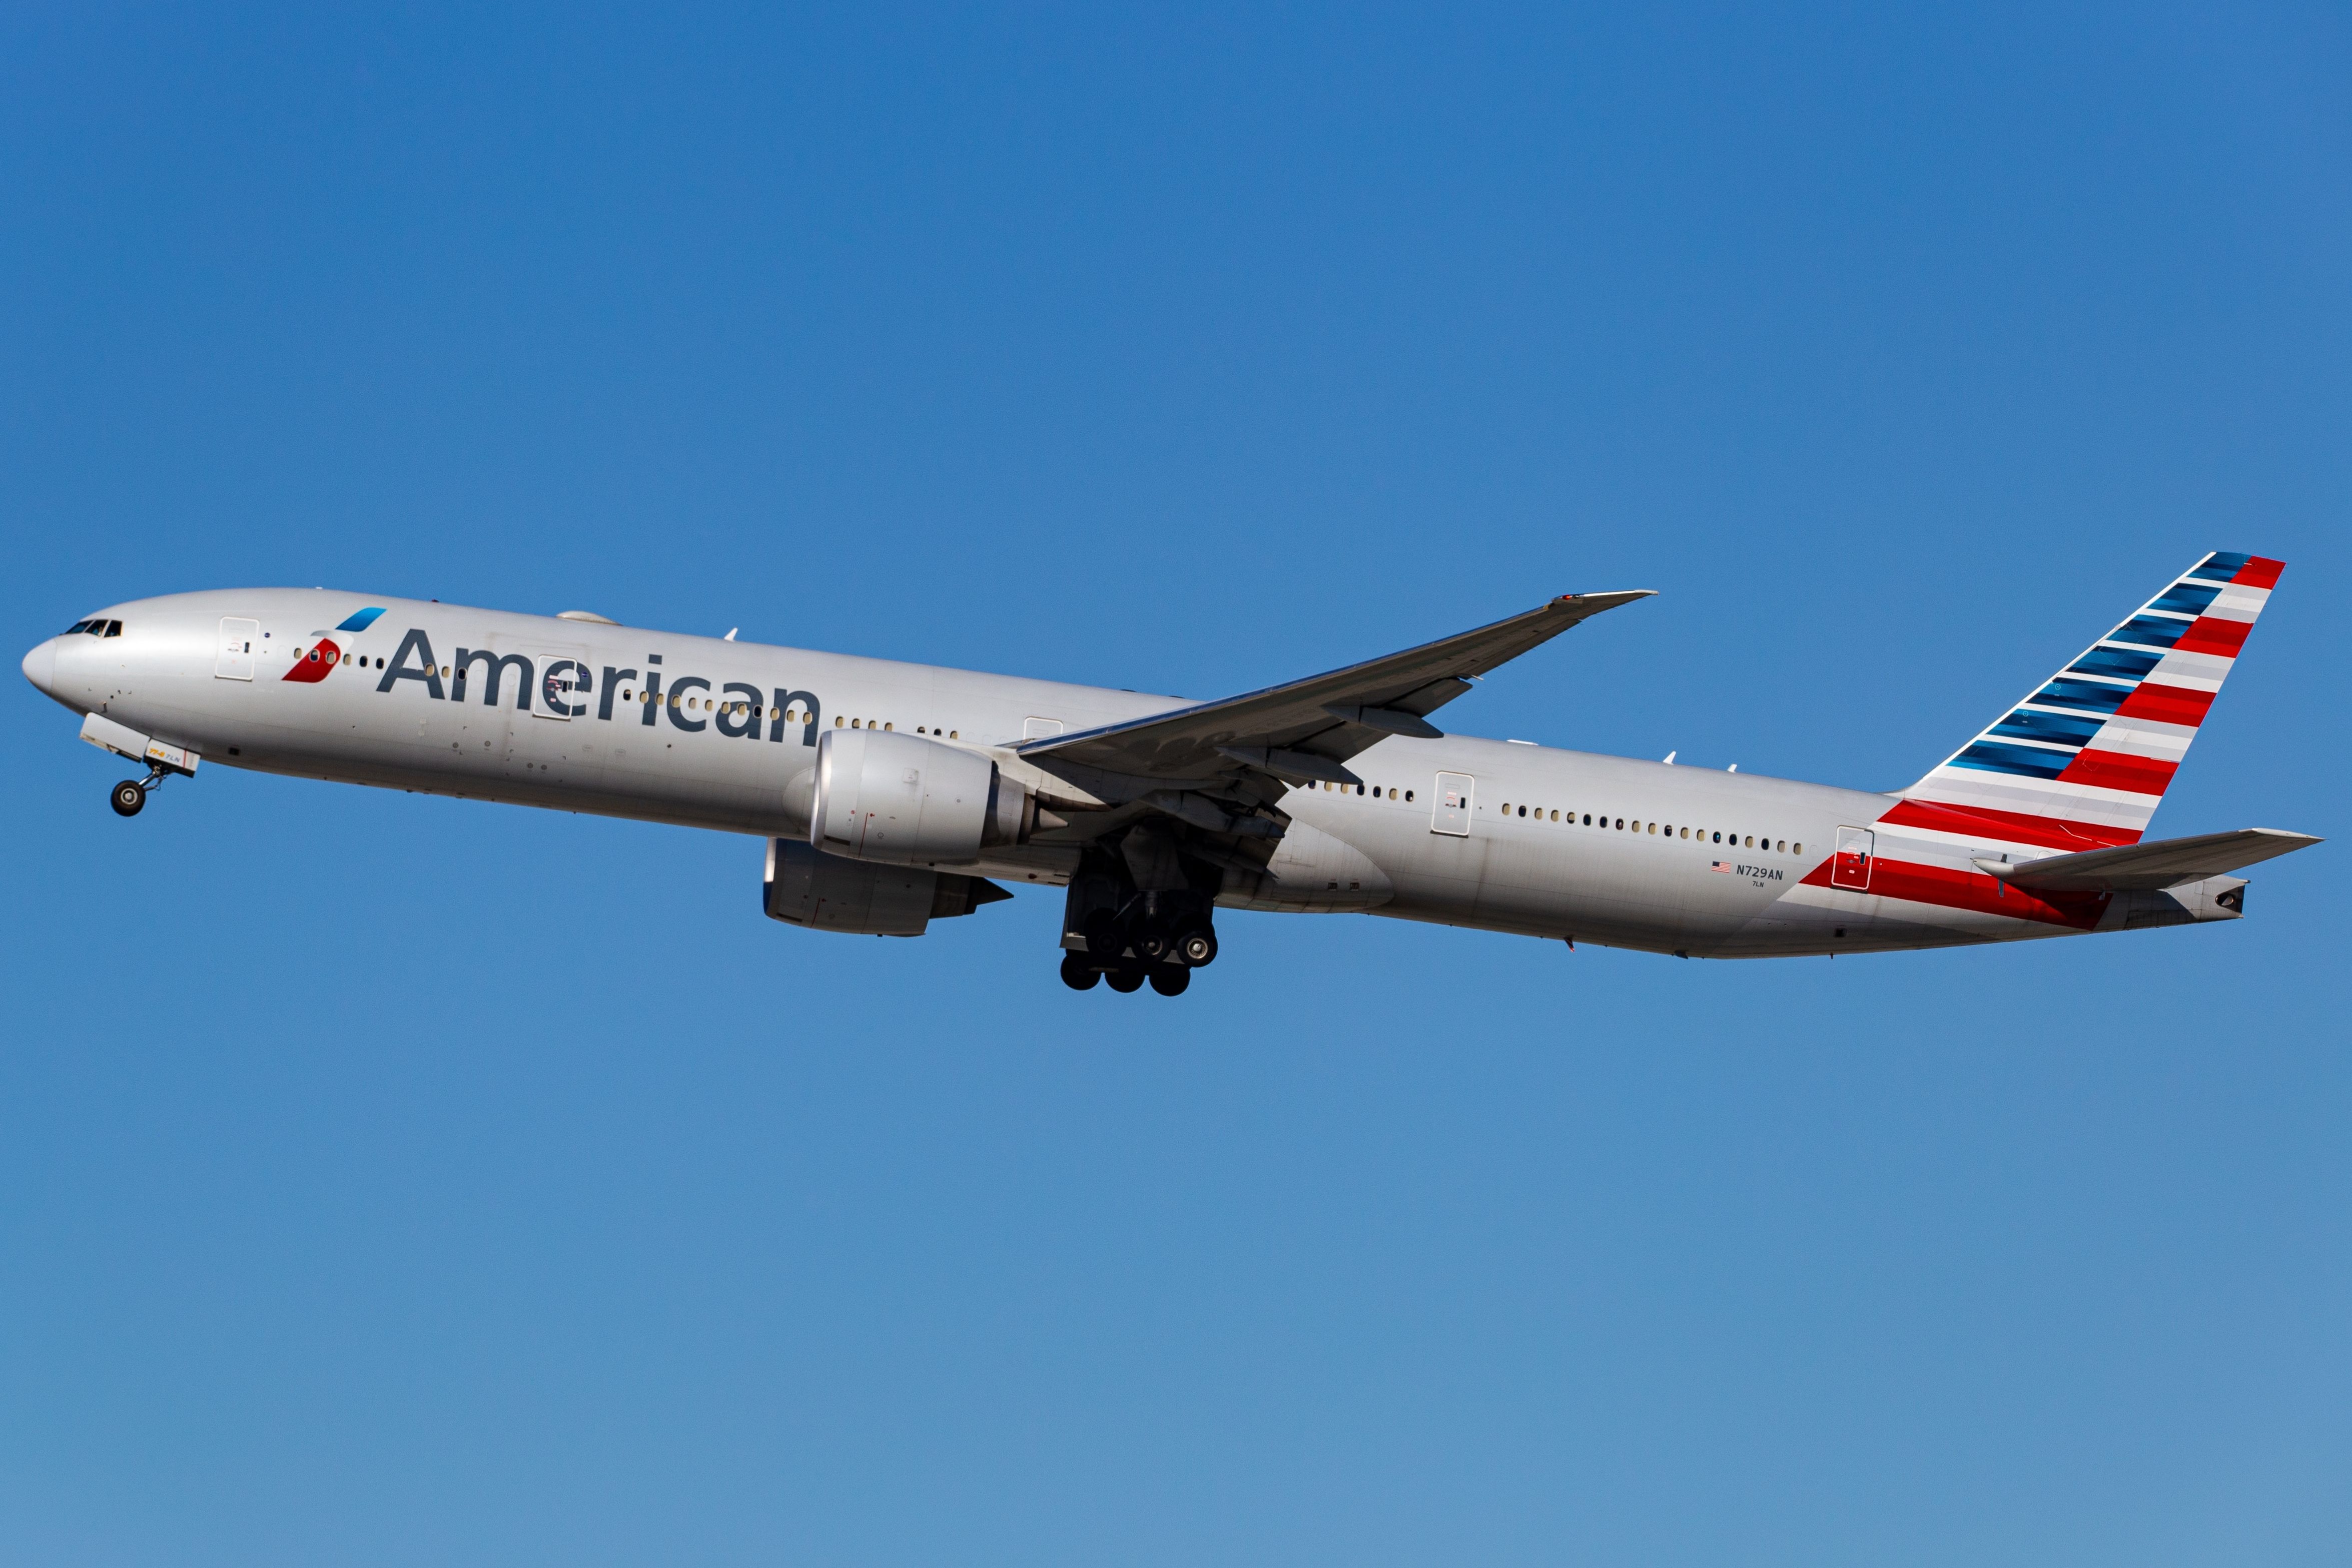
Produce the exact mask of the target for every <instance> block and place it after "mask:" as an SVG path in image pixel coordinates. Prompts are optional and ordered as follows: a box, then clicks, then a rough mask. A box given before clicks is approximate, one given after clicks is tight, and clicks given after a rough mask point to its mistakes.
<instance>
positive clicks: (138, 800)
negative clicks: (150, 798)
mask: <svg viewBox="0 0 2352 1568" xmlns="http://www.w3.org/2000/svg"><path fill="white" fill-rule="evenodd" d="M108 804H110V805H112V806H113V807H114V815H115V816H138V815H139V808H140V807H141V806H142V805H146V804H147V786H146V785H145V784H141V783H140V782H139V781H138V780H137V779H124V780H123V781H122V782H121V784H116V785H115V786H114V794H113V795H112V796H111V797H110V800H109V802H108Z"/></svg>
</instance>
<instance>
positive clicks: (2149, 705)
mask: <svg viewBox="0 0 2352 1568" xmlns="http://www.w3.org/2000/svg"><path fill="white" fill-rule="evenodd" d="M2214 695H2215V694H2214V693H2212V692H2210V691H2200V690H2198V689H2196V688H2195V687H2193V686H2168V685H2167V684H2165V683H2164V682H2163V681H2160V680H2143V681H2141V682H2140V683H2139V685H2138V686H2137V687H2136V688H2134V689H2133V691H2132V694H2131V695H2130V696H2129V697H2126V698H2125V699H2124V701H2123V706H2122V707H2120V708H2118V709H2116V718H2118V719H2152V720H2154V721H2156V722H2158V723H2159V724H2186V725H2188V726H2189V728H2191V729H2194V728H2196V727H2197V726H2198V725H2200V724H2202V723H2203V722H2205V710H2207V709H2209V708H2210V707H2212V706H2213V698H2214Z"/></svg>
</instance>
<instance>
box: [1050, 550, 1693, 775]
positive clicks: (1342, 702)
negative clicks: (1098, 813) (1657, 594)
mask: <svg viewBox="0 0 2352 1568" xmlns="http://www.w3.org/2000/svg"><path fill="white" fill-rule="evenodd" d="M1650 596H1651V593H1650V590H1648V589H1646V588H1643V589H1635V590H1633V591H1631V592H1626V593H1613V594H1563V595H1560V596H1559V598H1557V599H1554V600H1552V601H1551V602H1550V603H1549V604H1546V605H1539V606H1538V607H1537V608H1535V609H1532V610H1529V611H1528V612H1527V613H1526V614H1525V615H1520V616H1512V617H1511V618H1510V619H1508V620H1505V621H1496V623H1495V624H1494V625H1492V626H1480V627H1479V628H1478V629H1477V630H1475V631H1468V632H1463V633H1461V634H1459V635H1458V636H1455V637H1444V638H1441V639H1440V640H1438V641H1436V642H1433V643H1424V644H1423V645H1422V646H1421V647H1414V648H1407V649H1406V650H1405V651H1404V652H1402V653H1392V654H1390V655H1388V656H1387V657H1386V658H1375V659H1368V660H1366V661H1365V662H1364V663H1362V664H1354V665H1349V667H1348V668H1345V669H1335V670H1333V671H1331V672H1330V673H1329V674H1328V675H1311V676H1308V677H1307V679H1304V680H1294V681H1290V682H1288V683H1287V684H1286V685H1282V686H1269V687H1267V688H1266V689H1264V690H1263V691H1251V692H1246V693H1244V694H1243V695H1242V696H1239V697H1228V698H1225V699H1224V700H1222V701H1217V702H1203V703H1201V704H1199V705H1198V706H1196V707H1192V708H1180V709H1178V710H1176V711H1174V712H1172V713H1160V714H1155V715H1154V716H1152V717H1151V718H1149V719H1137V720H1131V721H1129V722H1127V723H1124V724H1108V725H1105V726H1104V727H1103V728H1101V729H1099V730H1082V731H1079V732H1077V733H1076V734H1074V735H1055V736H1051V737H1048V738H1045V739H1042V740H1036V741H1031V742H1027V743H1025V744H1024V745H1023V746H1021V747H1020V748H1019V751H1020V754H1021V755H1022V757H1023V758H1024V759H1025V760H1027V761H1030V762H1032V763H1036V764H1037V765H1038V766H1040V767H1043V768H1046V769H1049V770H1052V771H1055V772H1064V771H1067V770H1072V769H1076V770H1083V771H1084V772H1086V773H1093V774H1100V775H1112V776H1116V777H1118V778H1121V779H1126V780H1134V781H1140V782H1148V783H1151V784H1184V785H1187V786H1189V787H1192V788H1195V789H1198V788H1202V787H1208V786H1213V784H1214V782H1215V781H1218V780H1220V779H1229V780H1233V779H1238V778H1239V776H1240V775H1243V774H1245V773H1270V774H1272V775H1273V776H1274V777H1275V778H1276V779H1278V780H1282V781H1284V782H1286V783H1295V782H1298V781H1302V780H1309V779H1313V780H1327V781H1329V782H1332V783H1338V784H1354V783H1356V782H1357V780H1356V775H1355V774H1353V773H1349V771H1348V769H1347V767H1346V765H1345V764H1346V763H1347V761H1348V759H1349V758H1350V757H1352V756H1354V755H1355V754H1356V753H1357V752H1361V751H1364V750H1366V749H1367V748H1369V747H1370V746H1372V745H1374V744H1376V743H1377V742H1380V741H1381V740H1382V739H1384V738H1385V737H1387V736H1390V735H1417V736H1421V737H1423V738H1434V737H1436V736H1438V735H1440V734H1442V733H1444V731H1440V730H1439V729H1438V728H1437V727H1436V726H1435V725H1433V724H1432V723H1430V722H1429V720H1428V717H1427V716H1428V715H1429V714H1431V713H1433V712H1434V711H1436V710H1438V709H1439V708H1441V707H1443V706H1444V705H1445V704H1446V703H1448V702H1451V701H1453V700H1454V699H1455V698H1456V697H1459V696H1461V695H1462V694H1463V693H1464V692H1465V691H1467V690H1469V689H1470V679H1471V678H1472V677H1473V676H1478V675H1484V674H1486V672H1487V671H1488V670H1490V669H1494V668H1496V667H1498V666H1500V665H1503V664H1505V663H1507V662H1508V661H1509V660H1511V659H1515V658H1518V657H1519V655H1521V654H1523V653H1525V652H1527V651H1528V649H1529V648H1533V647H1539V646H1540V645H1542V644H1544V643H1547V642H1549V641H1550V640H1551V639H1552V638H1553V637H1558V636H1559V634H1560V633H1562V632H1564V631H1566V630H1568V628H1569V627H1570V626H1575V625H1576V624H1577V623H1578V622H1580V621H1582V620H1585V619H1587V618H1589V617H1591V616H1597V615H1599V614H1600V613H1601V611H1603V610H1613V609H1615V608H1616V607H1617V606H1618V605H1624V604H1630V603H1632V602H1633V600H1635V599H1646V598H1648V597H1650Z"/></svg>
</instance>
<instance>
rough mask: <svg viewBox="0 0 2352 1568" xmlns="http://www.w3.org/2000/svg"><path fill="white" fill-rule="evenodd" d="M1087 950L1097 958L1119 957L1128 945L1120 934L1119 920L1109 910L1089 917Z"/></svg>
mask: <svg viewBox="0 0 2352 1568" xmlns="http://www.w3.org/2000/svg"><path fill="white" fill-rule="evenodd" d="M1086 932H1087V952H1090V953H1093V954H1094V955H1095V956H1096V957H1097V958H1117V957H1118V955H1119V953H1120V952H1121V951H1122V950H1124V949H1125V948H1126V946H1127V943H1126V942H1125V941H1123V940H1122V939H1121V938H1120V936H1119V934H1118V920H1117V919H1116V918H1115V917H1114V916H1113V915H1112V914H1111V912H1110V911H1109V910H1096V911H1095V912H1094V913H1092V914H1090V915H1088V916H1087V924H1086Z"/></svg>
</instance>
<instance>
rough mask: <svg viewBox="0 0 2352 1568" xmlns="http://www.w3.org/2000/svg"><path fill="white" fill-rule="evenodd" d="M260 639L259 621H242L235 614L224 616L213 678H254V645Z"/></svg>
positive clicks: (214, 660)
mask: <svg viewBox="0 0 2352 1568" xmlns="http://www.w3.org/2000/svg"><path fill="white" fill-rule="evenodd" d="M259 640H261V623H260V622H259V621H241V620H238V619H237V618H236V617H235V616H223V617H222V619H221V624H220V651H219V652H218V653H216V654H215V655H214V657H213V679H215V680H251V679H253V645H254V644H255V643H257V642H258V641H259Z"/></svg>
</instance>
